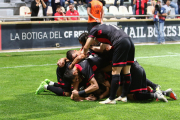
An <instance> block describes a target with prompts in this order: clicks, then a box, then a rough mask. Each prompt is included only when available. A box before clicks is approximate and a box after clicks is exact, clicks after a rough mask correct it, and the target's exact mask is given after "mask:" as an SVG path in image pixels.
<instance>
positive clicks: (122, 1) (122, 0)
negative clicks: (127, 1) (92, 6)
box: [114, 0, 124, 6]
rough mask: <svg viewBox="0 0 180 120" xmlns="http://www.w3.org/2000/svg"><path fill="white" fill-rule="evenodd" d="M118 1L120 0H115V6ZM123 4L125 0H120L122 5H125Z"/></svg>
mask: <svg viewBox="0 0 180 120" xmlns="http://www.w3.org/2000/svg"><path fill="white" fill-rule="evenodd" d="M117 1H118V0H115V1H114V6H117ZM123 4H124V0H120V6H123Z"/></svg>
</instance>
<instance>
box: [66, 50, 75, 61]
mask: <svg viewBox="0 0 180 120" xmlns="http://www.w3.org/2000/svg"><path fill="white" fill-rule="evenodd" d="M73 53H74V50H69V51H67V53H66V57H67V59H69V60H70V61H73V59H72V54H73Z"/></svg>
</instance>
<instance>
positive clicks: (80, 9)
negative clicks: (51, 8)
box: [77, 5, 87, 15]
mask: <svg viewBox="0 0 180 120" xmlns="http://www.w3.org/2000/svg"><path fill="white" fill-rule="evenodd" d="M77 9H78V12H79V15H87V10H86V11H85V10H84V9H83V7H82V6H81V5H79V6H77Z"/></svg>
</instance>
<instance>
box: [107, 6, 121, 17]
mask: <svg viewBox="0 0 180 120" xmlns="http://www.w3.org/2000/svg"><path fill="white" fill-rule="evenodd" d="M109 13H111V14H113V15H120V13H119V11H118V8H117V7H116V6H110V7H109Z"/></svg>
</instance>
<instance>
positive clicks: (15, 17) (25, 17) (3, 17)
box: [0, 14, 180, 22]
mask: <svg viewBox="0 0 180 120" xmlns="http://www.w3.org/2000/svg"><path fill="white" fill-rule="evenodd" d="M177 16H180V14H179V15H168V16H167V17H177ZM63 17H80V18H88V15H80V16H43V17H31V16H10V17H7V16H0V20H1V21H3V22H4V21H5V20H19V19H21V20H26V19H37V18H39V19H45V18H48V19H51V18H63ZM121 17H127V18H128V17H135V18H136V17H153V15H127V14H126V15H125V14H124V15H123V14H122V15H113V14H112V15H104V18H121Z"/></svg>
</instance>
